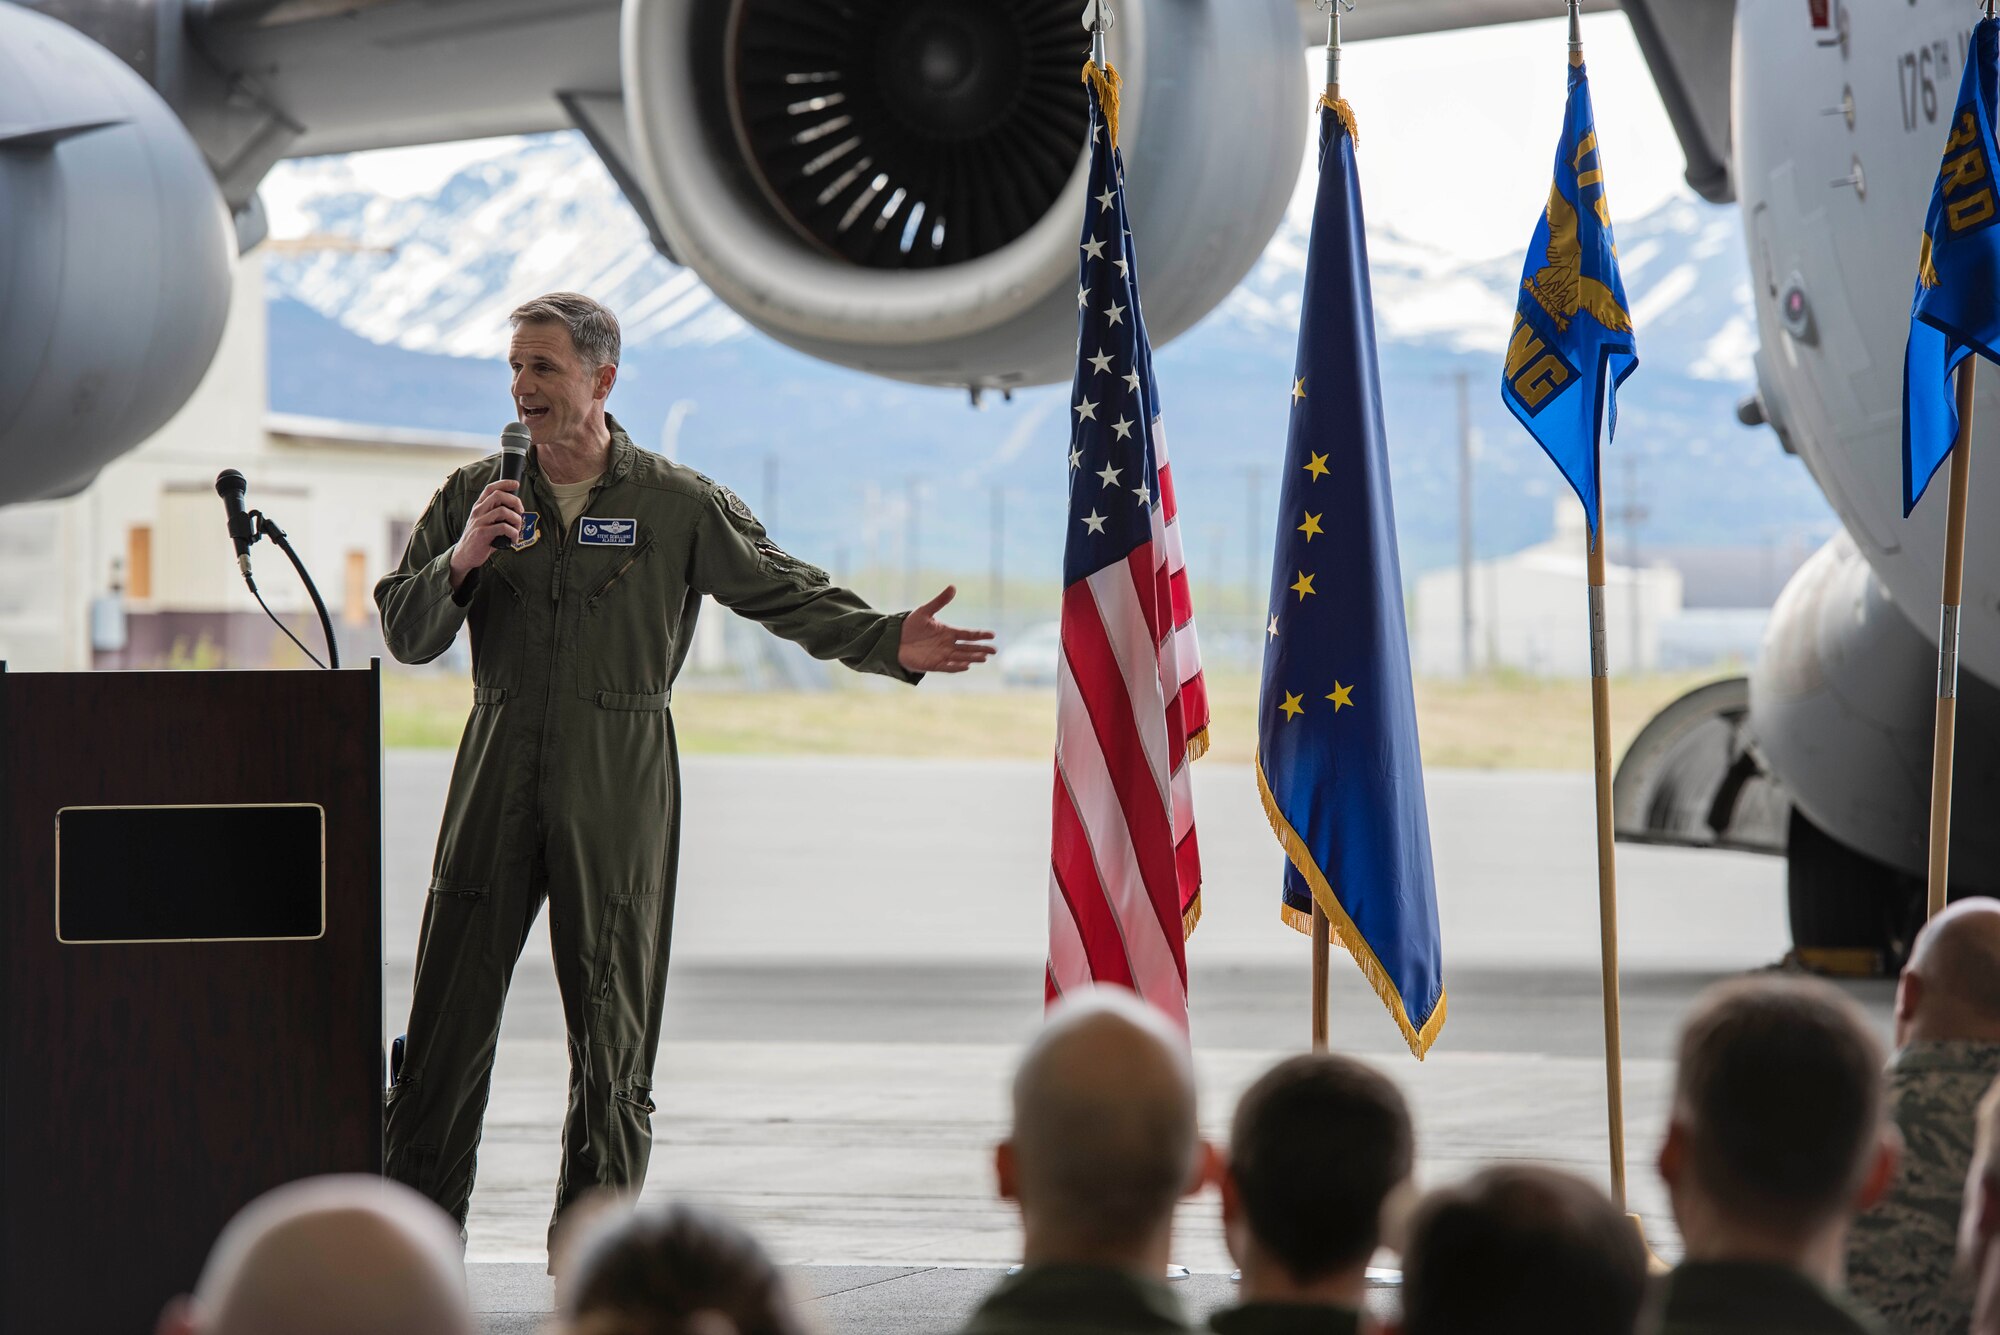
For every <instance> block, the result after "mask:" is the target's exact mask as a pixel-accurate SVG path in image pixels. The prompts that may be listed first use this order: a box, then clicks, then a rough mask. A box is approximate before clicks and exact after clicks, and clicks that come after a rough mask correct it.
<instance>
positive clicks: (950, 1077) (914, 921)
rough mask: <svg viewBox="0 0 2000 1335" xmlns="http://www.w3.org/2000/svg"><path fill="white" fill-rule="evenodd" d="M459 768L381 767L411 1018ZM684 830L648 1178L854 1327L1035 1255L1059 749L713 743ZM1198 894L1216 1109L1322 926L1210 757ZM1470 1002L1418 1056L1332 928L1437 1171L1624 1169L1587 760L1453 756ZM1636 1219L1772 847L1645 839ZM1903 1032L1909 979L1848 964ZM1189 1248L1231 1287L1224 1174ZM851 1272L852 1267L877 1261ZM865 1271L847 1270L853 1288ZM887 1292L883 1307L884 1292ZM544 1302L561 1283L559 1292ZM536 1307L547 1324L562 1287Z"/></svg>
mask: <svg viewBox="0 0 2000 1335" xmlns="http://www.w3.org/2000/svg"><path fill="white" fill-rule="evenodd" d="M450 761H451V757H450V756H449V754H446V753H423V752H408V753H395V754H392V756H391V757H390V759H389V761H388V775H387V796H388V827H387V852H386V857H387V868H386V872H387V883H386V900H387V904H386V910H387V911H386V926H385V942H384V945H385V950H386V957H387V959H388V962H389V963H388V978H387V984H388V1001H387V1006H386V1015H385V1024H386V1027H387V1033H390V1034H393V1033H395V1032H398V1031H400V1030H401V1028H402V1026H403V1020H404V1017H405V1015H406V1014H407V1008H408V1002H409V987H410V973H411V968H412V960H413V956H414V953H415V943H416V940H417V923H418V918H419V915H420V913H421V911H422V904H423V894H424V888H425V885H426V883H427V879H428V874H429V866H430V858H431V847H432V841H433V839H434V838H435V834H436V828H437V819H438V814H439V812H440V810H441V808H442V803H443V796H444V786H445V783H446V780H447V779H448V777H449V773H450ZM685 770H686V773H685V802H686V824H685V827H684V835H683V861H682V875H681V885H680V898H679V909H678V914H677V917H676V927H675V946H674V961H673V969H672V973H671V975H670V979H669V983H668V988H667V1016H666V1025H665V1042H664V1044H663V1046H662V1050H661V1054H660V1061H659V1064H658V1069H657V1071H656V1084H657V1086H658V1088H657V1089H656V1092H655V1099H656V1102H657V1103H658V1104H659V1112H658V1113H657V1114H656V1115H655V1117H654V1122H653V1125H654V1136H655V1145H654V1153H653V1160H652V1166H651V1169H650V1172H649V1175H648V1180H647V1185H646V1190H645V1197H646V1198H648V1199H660V1198H664V1197H666V1196H669V1195H680V1196H685V1197H688V1198H691V1199H695V1200H700V1201H704V1202H707V1203H710V1204H713V1205H717V1206H720V1207H722V1208H723V1209H726V1210H728V1211H729V1212H730V1213H732V1214H733V1215H735V1216H736V1217H737V1218H739V1219H740V1220H742V1221H743V1222H744V1223H746V1224H747V1225H748V1226H750V1227H751V1228H752V1229H754V1230H755V1231H756V1232H757V1233H758V1235H759V1236H760V1237H762V1238H763V1239H764V1241H765V1243H766V1244H767V1246H769V1247H770V1249H771V1250H772V1252H773V1254H774V1255H775V1256H776V1257H777V1258H778V1259H779V1260H780V1261H781V1262H783V1263H785V1264H787V1265H788V1266H794V1267H799V1269H797V1270H796V1271H795V1272H794V1275H795V1280H796V1281H797V1285H798V1286H799V1288H800V1291H801V1293H802V1294H805V1295H808V1296H810V1297H811V1307H812V1309H813V1310H814V1311H816V1312H817V1313H818V1314H819V1316H820V1318H821V1322H820V1324H821V1326H822V1328H823V1329H826V1330H829V1331H841V1330H848V1329H853V1330H857V1331H859V1330H862V1329H867V1330H872V1331H888V1330H932V1329H943V1328H945V1327H947V1326H949V1325H950V1324H951V1322H952V1320H954V1319H955V1315H954V1314H962V1312H963V1311H964V1310H965V1309H966V1307H967V1306H968V1305H969V1304H970V1303H971V1302H973V1301H976V1299H977V1296H978V1295H979V1294H980V1293H982V1292H983V1291H984V1289H985V1287H986V1286H988V1285H990V1283H991V1282H993V1280H994V1278H995V1277H996V1276H997V1275H998V1274H999V1273H1000V1268H1001V1267H1004V1266H1005V1265H1006V1264H1008V1263H1010V1262H1012V1261H1014V1260H1016V1259H1017V1258H1018V1251H1019V1229H1018V1225H1017V1224H1016V1222H1015V1220H1014V1218H1013V1216H1012V1214H1011V1212H1010V1211H1009V1210H1008V1209H1007V1208H1006V1207H1005V1206H1004V1205H1003V1204H1002V1203H1000V1202H998V1201H996V1200H995V1199H994V1198H993V1191H992V1172H991V1150H992V1145H993V1143H994V1141H995V1140H997V1139H998V1137H999V1136H1000V1135H1001V1134H1002V1130H1003V1127H1004V1120H1005V1114H1006V1107H1005V1090H1006V1081H1007V1077H1008V1073H1009V1070H1010V1068H1011V1065H1012V1062H1013V1060H1014V1057H1015V1054H1016V1052H1017V1051H1018V1049H1019V1046H1020V1044H1021V1043H1022V1041H1023V1040H1024V1039H1025V1038H1026V1037H1028V1036H1029V1035H1030V1034H1032V1033H1033V1031H1034V1028H1035V1026H1036V1024H1037V1022H1038V1020H1039V1017H1040V1013H1041V968H1042V964H1041V961H1042V954H1043V951H1044V949H1045V947H1046V930H1047V928H1046V922H1045V914H1046V899H1045V895H1046V884H1047V870H1046V867H1047V863H1046V859H1047V852H1048V838H1049V834H1048V821H1049V816H1048V810H1049V808H1048V803H1049V785H1050V771H1049V767H1048V766H1047V765H1046V764H1021V763H1011V762H931V761H900V760H865V759H826V758H810V759H790V758H716V757H702V758H697V759H694V760H691V761H689V762H687V763H686V766H685ZM1195 772H1196V776H1197V782H1196V813H1197V820H1198V822H1199V829H1200V834H1201V842H1202V852H1203V863H1204V871H1205V890H1204V916H1203V919H1202V923H1201V926H1200V927H1199V928H1198V929H1197V931H1196V932H1195V934H1194V937H1193V939H1192V941H1191V942H1190V943H1189V958H1190V965H1191V992H1192V997H1193V1002H1192V1005H1193V1013H1192V1024H1193V1032H1194V1036H1195V1043H1196V1063H1197V1069H1198V1072H1199V1075H1200V1079H1201V1084H1202V1097H1203V1113H1202V1117H1203V1123H1204V1127H1205V1129H1206V1130H1207V1131H1208V1132H1209V1133H1210V1134H1211V1135H1213V1136H1216V1137H1218V1138H1219V1137H1221V1136H1222V1135H1223V1134H1224V1133H1225V1128H1226V1126H1227V1122H1228V1117H1229V1113H1230V1110H1231V1108H1232V1107H1233V1104H1234V1102H1235V1099H1236V1096H1237V1095H1238V1093H1239V1092H1240V1091H1241V1089H1242V1088H1243V1087H1244V1086H1245V1085H1247V1084H1248V1083H1249V1082H1250V1081H1251V1080H1252V1079H1254V1078H1255V1077H1256V1076H1257V1075H1258V1074H1259V1073H1260V1072H1261V1071H1262V1070H1264V1069H1265V1068H1266V1067H1267V1066H1268V1065H1269V1064H1270V1063H1271V1062H1273V1061H1275V1060H1276V1059H1278V1058H1279V1057H1281V1056H1283V1055H1286V1054H1288V1053H1290V1052H1294V1051H1298V1050H1300V1049H1302V1048H1304V1047H1305V1045H1306V1040H1307V1037H1308V1027H1307V1026H1308V1020H1309V1017H1308V1014H1307V1011H1308V1005H1307V999H1308V981H1309V972H1308V959H1307V946H1306V942H1305V940H1304V938H1302V937H1300V936H1299V935H1297V934H1296V933H1294V932H1292V931H1291V930H1290V929H1288V928H1286V927H1285V926H1283V925H1282V924H1281V923H1280V921H1279V919H1278V913H1277V902H1278V885H1279V874H1280V867H1281V861H1280V859H1281V857H1282V855H1281V853H1280V852H1279V850H1278V847H1277V844H1276V841H1275V840H1274V839H1273V838H1272V836H1271V833H1270V830H1269V827H1268V825H1267V824H1266V823H1265V820H1264V816H1263V811H1262V808H1261V806H1260V805H1259V803H1258V799H1257V796H1256V788H1255V781H1254V778H1253V776H1252V775H1251V773H1250V771H1249V770H1248V769H1246V768H1244V767H1241V766H1237V767H1230V766H1221V765H1211V764H1208V763H1206V762H1204V763H1202V764H1199V765H1197V766H1196V771H1195ZM1427 791H1428V796H1429V802H1430V813H1431V824H1432V833H1433V842H1434V846H1435V850H1436V860H1437V871H1438V895H1439V907H1440V916H1441V920H1442V924H1443V939H1444V952H1445V961H1446V986H1447V990H1448V993H1449V997H1450V1005H1449V1019H1448V1021H1447V1023H1446V1025H1445V1028H1444V1032H1443V1034H1442V1036H1441V1037H1440V1039H1439V1041H1438V1043H1437V1045H1436V1046H1435V1047H1434V1048H1433V1049H1432V1051H1431V1054H1430V1057H1429V1059H1428V1060H1427V1061H1425V1062H1423V1063H1421V1064H1419V1063H1418V1062H1416V1061H1414V1060H1413V1059H1412V1058H1411V1057H1410V1055H1409V1053H1408V1050H1407V1049H1406V1048H1405V1047H1404V1045H1403V1042H1402V1039H1401V1037H1400V1035H1399V1034H1398V1033H1397V1031H1396V1028H1395V1026H1394V1024H1393V1022H1392V1021H1391V1020H1390V1019H1389V1017H1388V1015H1387V1014H1386V1013H1385V1011H1384V1010H1383V1008H1382V1006H1381V1004H1380V1003H1379V1002H1378V1001H1377V1000H1376V998H1375V996H1374V994H1373V993H1372V992H1371V991H1369V990H1368V988H1367V987H1366V985H1365V983H1364V982H1363V981H1362V979H1361V977H1360V974H1359V972H1358V971H1357V970H1356V969H1355V968H1354V967H1353V965H1352V964H1351V963H1350V962H1349V961H1348V960H1347V959H1346V958H1345V957H1344V956H1343V955H1341V954H1340V953H1339V952H1338V951H1337V950H1336V953H1335V960H1334V984H1335V986H1334V991H1333V1035H1334V1044H1335V1046H1336V1048H1338V1049H1339V1050H1342V1051H1346V1052H1350V1053H1354V1054H1356V1055H1359V1056H1361V1057H1363V1058H1365V1059H1366V1060H1368V1061H1370V1062H1372V1063H1375V1064H1377V1065H1378V1066H1379V1067H1380V1068H1381V1069H1382V1070H1384V1071H1385V1072H1387V1073H1388V1074H1389V1075H1391V1076H1392V1077H1393V1078H1395V1079H1396V1080H1397V1081H1398V1083H1399V1084H1400V1085H1401V1087H1402V1088H1403V1090H1404V1091H1405V1093H1406V1094H1407V1095H1408V1097H1409V1098H1410V1101H1411V1105H1412V1108H1413V1110H1414V1112H1415V1116H1416V1119H1417V1130H1418V1141H1419V1161H1418V1178H1419V1181H1420V1182H1421V1183H1424V1184H1430V1183H1436V1182H1440V1181H1446V1180H1450V1179H1452V1178H1455V1177H1458V1176H1461V1175H1463V1174H1465V1173H1467V1172H1470V1171H1472V1170H1473V1169H1475V1168H1477V1167H1478V1166H1480V1165H1482V1164H1484V1163H1488V1162H1491V1161H1494V1160H1504V1159H1535V1160H1542V1161H1547V1162H1552V1163H1556V1164H1559V1165H1561V1166H1564V1167H1567V1168H1570V1169H1573V1170H1574V1171H1577V1172H1579V1173H1582V1174H1584V1175H1586V1176H1588V1177H1590V1178H1592V1179H1594V1180H1596V1181H1598V1182H1600V1183H1605V1182H1608V1180H1609V1172H1608V1147H1607V1130H1606V1115H1605V1087H1604V1081H1605V1076H1604V1063H1603V1011H1602V1006H1601V999H1600V990H1599V981H1598V979H1599V973H1598V963H1597V958H1598V957H1597V950H1598V916H1597V894H1596V882H1595V859H1594V851H1593V845H1592V835H1591V830H1592V824H1591V822H1592V814H1591V795H1590V782H1589V777H1588V776H1587V775H1581V774H1578V775H1571V774H1544V773H1465V772H1449V771H1445V772H1434V773H1432V774H1431V775H1430V776H1428V789H1427ZM1619 871H1620V896H1619V913H1620V919H1621V923H1620V926H1621V933H1620V935H1621V941H1622V945H1623V965H1624V967H1623V971H1622V979H1621V984H1622V995H1623V1003H1624V1050H1625V1062H1624V1083H1625V1102H1626V1113H1627V1117H1626V1140H1627V1161H1628V1165H1629V1169H1628V1171H1629V1197H1630V1204H1631V1208H1632V1209H1634V1210H1635V1211H1636V1212H1638V1213H1639V1214H1640V1216H1641V1220H1642V1224H1643V1227H1644V1229H1645V1231H1646V1234H1647V1237H1648V1239H1649V1241H1650V1242H1651V1243H1652V1245H1653V1247H1654V1249H1655V1250H1656V1251H1657V1252H1659V1253H1660V1254H1661V1255H1663V1256H1666V1257H1669V1258H1671V1257H1673V1256H1675V1255H1677V1254H1678V1251H1679V1241H1678V1238H1677V1237H1676V1236H1675V1234H1674V1231H1673V1226H1672V1221H1671V1219H1670V1217H1669V1214H1668V1211H1667V1204H1666V1200H1665V1196H1664V1194H1663V1192H1662V1190H1661V1188H1660V1186H1659V1183H1658V1179H1657V1176H1656V1175H1655V1173H1654V1172H1653V1170H1652V1167H1651V1160H1652V1155H1653V1153H1654V1151H1655V1149H1656V1148H1657V1145H1658V1140H1659V1136H1660V1133H1661V1129H1662V1125H1663V1114H1664V1099H1665V1096H1666V1092H1667V1091H1666V1082H1667V1080H1668V1078H1669V1075H1670V1070H1671V1067H1670V1058H1671V1046H1672V1041H1673V1035H1674V1031H1675V1027H1676V1025H1677V1024H1678V1022H1679V1018H1680V1016H1681V1014H1682V1013H1683V1012H1684V1011H1685V1009H1686V1007H1687V1005H1688V1003H1689V1001H1690V1000H1691V999H1692V998H1693V997H1694V996H1695V995H1696V994H1697V993H1698V992H1699V991H1700V990H1701V989H1702V988H1703V987H1704V986H1706V985H1708V984H1709V983H1711V982H1713V981H1715V980H1717V979H1720V978H1723V977H1727V976H1729V975H1732V974H1735V973H1738V972H1742V971H1745V970H1751V969H1758V968H1765V967H1770V966H1772V965H1773V964H1774V963H1775V962H1776V961H1777V960H1778V959H1779V958H1780V957H1781V956H1782V955H1783V953H1784V951H1785V949H1786V945H1787V935H1786V928H1785V905H1784V868H1783V864H1782V863H1780V862H1778V861H1776V860H1774V859H1760V858H1755V857H1750V856H1746V855H1736V854H1699V853H1688V852H1681V851H1675V850H1666V849H1656V848H1640V847H1624V848H1621V850H1620V857H1619ZM546 941H547V936H546V932H545V929H538V930H537V932H536V934H535V936H534V938H533V940H532V941H531V944H530V946H529V949H528V950H527V952H526V953H525V955H524V957H523V959H522V962H521V964H520V967H519V968H518V970H517V972H516V975H515V984H514V990H513V994H512V996H511V997H510V1000H509V1005H508V1011H507V1018H506V1022H505V1025H504V1027H503V1031H502V1038H501V1046H500V1056H499V1060H498V1064H497V1066H496V1071H495V1081H494V1090H493V1098H492V1102H491V1105H490V1108H489V1112H488V1115H487V1121H486V1138H485V1141H484V1144H483V1146H482V1148H481V1152H480V1161H479V1180H478V1187H477V1190H476V1192H475V1194H474V1197H473V1208H472V1217H471V1220H470V1221H469V1229H470V1233H471V1243H470V1248H469V1251H468V1260H469V1261H470V1262H472V1263H473V1264H474V1275H475V1281H474V1291H475V1294H476V1295H480V1297H481V1302H482V1306H483V1307H484V1308H485V1310H486V1311H488V1312H490V1313H491V1314H492V1316H491V1318H490V1320H491V1322H492V1323H493V1324H490V1325H489V1329H492V1330H496V1331H497V1330H503V1329H504V1330H513V1329H521V1330H527V1329H532V1328H533V1327H532V1324H528V1325H519V1326H516V1325H514V1324H510V1323H512V1322H514V1321H515V1320H516V1319H517V1318H518V1319H521V1320H526V1319H527V1317H525V1316H523V1315H522V1313H523V1309H522V1307H521V1306H520V1304H523V1303H525V1304H526V1305H527V1307H528V1308H533V1307H535V1305H536V1304H538V1303H545V1302H546V1301H547V1299H546V1294H545V1291H544V1290H543V1289H542V1288H539V1287H536V1284H537V1283H539V1281H536V1283H529V1280H531V1279H532V1278H533V1277H534V1276H535V1275H536V1274H537V1273H538V1272H539V1268H540V1264H541V1262H542V1261H543V1259H544V1234H545V1229H546V1226H547V1220H548V1211H549V1207H550V1203H551V1201H552V1199H553V1192H554V1179H555V1170H556V1146H557V1140H558V1135H559V1130H560V1126H561V1119H562V1104H563V1090H564V1081H565V1071H564V1044H563V1029H562V1014H561V1005H560V1002H559V999H558V997H557V993H556V988H555V980H554V975H553V972H552V970H551V967H550V965H549V962H548V955H547V946H546ZM1849 987H1850V990H1851V991H1852V992H1853V993H1854V994H1855V995H1856V996H1857V998H1858V999H1859V1000H1861V1001H1862V1002H1863V1004H1864V1005H1865V1006H1866V1007H1867V1008H1868V1010H1869V1012H1870V1014H1871V1015H1872V1016H1873V1017H1875V1019H1876V1020H1877V1021H1878V1023H1879V1024H1881V1026H1882V1028H1883V1032H1884V1034H1885V1036H1886V1032H1887V1025H1888V1004H1889V998H1890V987H1889V985H1888V984H1886V983H1866V984H1852V985H1849ZM1178 1237H1179V1242H1178V1245H1177V1248H1176V1252H1177V1259H1179V1260H1180V1261H1181V1262H1182V1263H1183V1264H1186V1265H1188V1266H1189V1267H1191V1268H1192V1269H1193V1270H1195V1271H1196V1272H1197V1275H1196V1279H1195V1281H1193V1283H1194V1285H1195V1288H1194V1289H1190V1290H1188V1292H1189V1293H1190V1295H1191V1296H1193V1295H1194V1294H1195V1292H1196V1290H1197V1289H1198V1290H1200V1292H1201V1293H1203V1294H1208V1292H1209V1290H1210V1289H1213V1288H1215V1285H1216V1284H1217V1283H1218V1282H1220V1283H1222V1284H1223V1285H1224V1287H1223V1288H1221V1289H1216V1291H1215V1293H1214V1294H1211V1295H1209V1297H1208V1298H1200V1299H1198V1300H1197V1301H1196V1302H1195V1303H1194V1305H1195V1306H1206V1305H1209V1303H1210V1299H1211V1298H1212V1299H1213V1300H1214V1301H1224V1300H1226V1297H1227V1292H1226V1279H1222V1280H1218V1277H1220V1276H1226V1273H1227V1271H1228V1270H1229V1268H1230V1261H1229V1258H1228V1255H1227V1253H1226V1250H1225V1248H1224V1246H1223V1242H1222V1237H1221V1229H1220V1220H1219V1217H1218V1214H1217V1206H1216V1202H1215V1199H1214V1197H1213V1195H1212V1194H1210V1195H1207V1196H1204V1197H1202V1198H1198V1199H1196V1200H1193V1201H1190V1202H1189V1203H1187V1204H1186V1205H1185V1206H1184V1207H1183V1208H1182V1212H1181V1218H1180V1220H1179V1229H1178ZM857 1267H859V1269H857ZM850 1281H851V1283H850ZM863 1294H865V1295H867V1296H866V1298H865V1300H864V1298H862V1297H861V1296H859V1295H863ZM536 1295H542V1296H539V1297H538V1296H536ZM542 1310H546V1309H545V1308H543V1309H542Z"/></svg>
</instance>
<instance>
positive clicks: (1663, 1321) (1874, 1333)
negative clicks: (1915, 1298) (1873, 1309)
mask: <svg viewBox="0 0 2000 1335" xmlns="http://www.w3.org/2000/svg"><path fill="white" fill-rule="evenodd" d="M1663 1288H1664V1291H1663V1293H1662V1294H1661V1298H1660V1304H1659V1316H1660V1319H1659V1323H1658V1325H1657V1327H1656V1328H1655V1335H1882V1328H1881V1327H1880V1326H1878V1325H1876V1324H1875V1321H1874V1320H1873V1318H1872V1317H1871V1316H1870V1315H1869V1314H1867V1313H1865V1312H1863V1311H1861V1310H1860V1309H1859V1308H1857V1307H1856V1306H1855V1305H1854V1304H1853V1303H1851V1302H1850V1301H1848V1299H1847V1298H1846V1296H1845V1295H1843V1294H1836V1293H1830V1292H1828V1291H1827V1290H1825V1289H1823V1288H1821V1287H1820V1286H1819V1285H1818V1284H1816V1283H1814V1282H1813V1281H1812V1280H1810V1279H1808V1278H1807V1277H1806V1276H1804V1275H1802V1274H1800V1273H1799V1272H1798V1271H1796V1270H1792V1269H1790V1268H1788V1267H1785V1266H1780V1265H1766V1264H1762V1263H1759V1262H1752V1261H1683V1262H1682V1263H1681V1264H1680V1265H1678V1266H1676V1267H1674V1269H1673V1271H1672V1273H1670V1274H1669V1275H1668V1276H1667V1277H1666V1280H1665V1283H1664V1286H1663Z"/></svg>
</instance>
